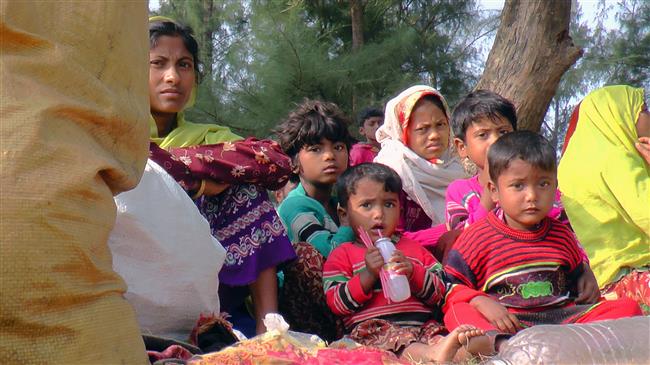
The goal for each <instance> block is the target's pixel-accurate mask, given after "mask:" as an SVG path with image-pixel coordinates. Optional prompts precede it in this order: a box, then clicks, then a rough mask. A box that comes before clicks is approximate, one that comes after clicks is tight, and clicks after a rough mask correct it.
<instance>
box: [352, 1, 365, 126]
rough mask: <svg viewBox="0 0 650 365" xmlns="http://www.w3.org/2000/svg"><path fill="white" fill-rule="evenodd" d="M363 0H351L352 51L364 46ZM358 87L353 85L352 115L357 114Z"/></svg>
mask: <svg viewBox="0 0 650 365" xmlns="http://www.w3.org/2000/svg"><path fill="white" fill-rule="evenodd" d="M362 1H363V0H350V19H351V23H352V52H357V51H358V50H359V49H361V47H363V43H364V40H363V3H362ZM357 99H358V97H357V89H356V86H355V85H354V84H353V85H352V102H351V105H352V115H356V114H357V109H358V108H357V103H358V101H357Z"/></svg>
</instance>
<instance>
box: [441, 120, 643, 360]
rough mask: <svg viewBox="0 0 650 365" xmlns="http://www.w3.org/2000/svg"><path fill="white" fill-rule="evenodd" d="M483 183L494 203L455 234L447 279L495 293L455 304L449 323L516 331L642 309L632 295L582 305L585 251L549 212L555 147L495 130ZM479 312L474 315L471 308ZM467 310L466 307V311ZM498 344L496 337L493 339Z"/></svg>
mask: <svg viewBox="0 0 650 365" xmlns="http://www.w3.org/2000/svg"><path fill="white" fill-rule="evenodd" d="M488 168H489V172H490V180H489V181H488V190H489V192H490V196H491V198H492V200H493V201H494V202H495V203H498V205H499V209H496V210H492V211H490V212H489V213H488V215H487V216H486V217H485V218H483V219H481V220H479V221H478V222H475V223H474V224H472V225H471V226H469V227H468V228H466V229H465V230H464V231H463V233H462V234H461V235H460V237H458V240H457V241H456V242H455V244H454V246H453V248H452V249H451V251H450V252H449V255H448V256H447V262H446V266H445V271H446V272H447V273H448V274H450V275H451V277H452V280H453V281H454V282H457V283H462V284H465V285H467V286H468V287H470V288H474V289H477V290H482V291H484V292H485V293H487V294H489V296H490V297H492V298H493V299H496V300H497V301H498V303H500V304H498V303H495V302H494V300H488V298H487V297H476V298H473V299H472V300H471V301H470V302H469V303H452V304H450V306H449V308H448V311H447V313H446V314H445V324H446V325H447V327H448V328H450V329H451V328H454V327H455V326H456V325H462V324H471V325H475V326H477V327H480V328H481V329H483V330H485V331H487V332H488V333H489V332H491V331H495V332H500V333H514V332H516V331H517V330H518V329H519V328H522V327H527V326H531V325H536V324H565V323H588V322H593V321H600V320H605V319H616V318H623V317H630V316H636V315H641V309H640V308H639V305H638V304H636V302H634V301H633V300H631V299H618V300H613V301H607V300H604V299H603V298H600V299H599V300H598V302H597V303H595V304H593V303H588V304H581V303H579V302H578V300H577V298H579V297H580V294H581V291H583V290H585V289H584V288H581V287H580V285H579V278H580V277H581V275H582V274H583V272H584V270H585V267H584V265H583V258H582V252H581V249H580V247H579V245H578V242H577V241H576V239H575V235H574V234H573V232H571V230H570V229H569V228H568V227H567V226H566V225H564V224H562V223H560V222H559V221H558V220H556V219H554V218H550V217H548V212H549V210H550V209H551V207H552V206H553V201H554V200H555V192H556V189H557V163H556V158H555V151H554V149H553V147H551V145H550V144H549V143H548V141H546V140H545V139H544V137H542V136H540V135H538V134H537V133H534V132H530V131H518V132H512V133H508V134H506V135H504V136H502V137H500V138H499V139H498V140H497V141H496V142H495V143H494V144H493V145H492V146H491V147H490V149H489V151H488ZM476 310H478V312H480V313H481V315H479V316H477V315H475V313H476V312H475V311H476ZM466 311H469V312H466ZM494 345H495V349H498V347H499V342H498V341H497V342H496V343H495V344H494Z"/></svg>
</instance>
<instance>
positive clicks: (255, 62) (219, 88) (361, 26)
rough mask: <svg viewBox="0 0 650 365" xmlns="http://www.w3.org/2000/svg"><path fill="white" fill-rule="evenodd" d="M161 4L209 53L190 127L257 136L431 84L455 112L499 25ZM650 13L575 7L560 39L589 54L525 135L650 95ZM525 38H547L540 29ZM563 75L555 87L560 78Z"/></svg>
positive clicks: (460, 4) (412, 3)
mask: <svg viewBox="0 0 650 365" xmlns="http://www.w3.org/2000/svg"><path fill="white" fill-rule="evenodd" d="M511 3H512V4H514V5H516V6H518V7H521V6H529V5H530V3H533V2H530V1H519V0H508V1H507V2H506V9H507V8H508V5H509V4H511ZM540 3H545V2H540ZM550 3H558V2H557V1H556V2H550ZM159 4H160V6H159V8H158V9H157V10H156V11H155V13H156V14H161V15H166V16H170V17H172V18H174V19H177V20H180V21H182V22H185V23H187V24H189V25H191V26H192V27H193V28H194V29H195V32H196V34H197V36H198V38H199V41H200V43H201V45H202V50H201V51H202V58H203V61H204V64H205V67H204V69H203V71H204V74H205V77H204V80H203V82H202V84H201V86H200V93H199V98H198V100H197V104H196V107H195V108H193V109H192V110H191V111H190V112H189V113H190V114H191V115H190V117H191V118H192V120H195V121H199V122H206V123H219V124H224V125H228V126H231V127H232V128H233V129H235V130H236V131H238V132H240V133H242V134H246V135H257V136H266V135H268V133H269V130H270V129H271V128H272V127H273V126H275V125H276V124H277V122H278V121H280V120H281V119H282V118H283V117H284V116H286V114H287V112H288V111H289V110H290V109H292V108H293V106H294V104H295V103H297V102H300V101H301V100H302V98H304V97H309V98H322V99H326V100H329V101H333V102H335V103H337V104H339V105H340V106H341V107H342V108H343V109H344V110H345V111H346V112H348V113H349V114H350V115H354V113H356V112H357V111H358V110H359V109H361V108H363V107H365V106H367V105H375V106H382V105H383V103H384V102H385V101H386V100H387V99H389V98H390V97H392V96H393V95H394V94H395V93H396V92H398V91H399V90H400V89H403V88H405V87H407V86H409V85H412V84H414V83H425V84H429V85H432V86H434V87H436V88H438V89H440V90H441V91H442V93H443V94H444V95H445V96H446V97H447V98H448V101H449V103H450V105H452V106H453V104H454V103H455V102H456V101H457V100H458V99H459V98H460V97H461V96H462V95H463V94H465V93H467V92H468V91H469V90H471V89H472V88H474V87H475V86H476V85H477V83H478V81H479V79H480V78H481V75H482V74H483V71H484V68H485V54H487V49H486V48H489V47H490V46H491V44H489V39H491V37H494V36H495V34H496V29H497V28H498V26H499V24H500V23H499V22H500V15H501V14H500V13H499V12H495V11H484V10H481V8H480V7H479V4H477V1H475V0H402V1H398V0H286V1H272V0H244V1H233V0H219V1H217V0H160V3H159ZM512 4H511V5H512ZM649 7H650V3H649V2H647V1H644V0H621V1H619V2H618V3H612V2H611V1H609V2H605V1H604V0H601V4H600V6H599V9H600V15H599V17H600V18H599V22H596V25H595V26H594V25H593V22H592V25H591V26H589V25H588V23H587V22H586V21H585V19H583V15H582V14H581V12H580V8H579V2H575V1H574V2H573V7H572V9H573V10H572V12H571V14H570V16H569V14H567V22H568V20H569V19H570V26H566V28H567V30H568V32H565V33H562V35H563V36H566V35H570V36H571V37H572V38H573V42H574V44H575V46H576V47H575V49H578V48H581V49H583V50H584V56H583V57H582V58H581V59H579V60H578V62H577V63H576V64H575V65H574V66H572V67H570V68H569V70H568V71H567V72H566V73H564V76H562V78H561V79H560V82H559V86H558V85H557V80H555V81H554V82H555V86H552V87H551V89H555V88H557V90H554V91H553V90H551V92H550V94H549V98H548V99H549V100H550V107H548V112H547V113H545V112H546V109H547V105H548V104H549V102H548V100H546V101H544V100H542V101H541V102H540V106H539V108H538V109H539V111H537V112H536V115H533V114H535V113H529V112H528V111H524V112H522V113H523V115H527V116H528V117H527V118H529V119H530V122H528V121H526V122H525V123H524V125H527V126H528V128H531V129H536V130H540V129H541V130H542V131H543V132H544V133H545V134H546V135H547V136H549V137H550V138H551V139H552V140H554V141H556V142H557V143H558V145H560V144H561V139H562V136H563V135H564V129H565V128H566V127H565V125H566V123H565V120H567V119H568V116H569V115H570V112H571V110H572V108H573V105H574V104H576V103H577V102H578V101H579V98H581V97H582V96H583V95H584V94H586V92H587V91H589V90H592V89H594V88H596V87H598V86H601V85H603V84H606V83H629V84H632V85H645V86H646V88H648V87H650V85H649V82H650V81H648V80H649V79H650V59H649V57H650V56H649V55H650V49H649V48H650V30H649V29H648V27H649V26H650V19H649V17H650V11H649V10H650V9H649ZM566 9H567V10H566V11H568V9H569V7H566ZM504 13H505V12H504ZM612 14H613V15H614V16H615V23H616V25H617V26H616V27H614V28H613V29H609V28H608V27H607V24H608V23H607V16H608V15H609V16H612ZM515 20H516V19H515ZM522 32H523V34H524V37H530V40H531V41H532V39H537V38H535V37H533V31H532V30H529V29H527V28H526V30H522ZM526 32H530V34H527V33H526ZM556 33H557V34H559V33H560V31H558V32H556ZM504 34H507V33H504ZM557 34H553V36H556V35H557ZM536 42H537V41H536ZM525 43H526V42H524V43H523V44H525ZM537 43H540V42H537ZM539 45H540V44H535V46H539ZM488 63H489V61H488ZM566 63H568V65H567V66H566V67H569V66H571V63H573V62H566ZM541 72H543V71H541ZM562 73H563V71H562V72H559V74H558V73H557V72H556V73H555V74H554V75H553V76H552V77H553V78H556V79H559V76H561V75H562ZM549 75H551V74H550V73H549ZM484 79H485V78H484ZM494 80H496V83H492V84H489V85H491V86H490V87H492V88H496V89H498V87H500V86H498V85H500V84H506V83H508V82H510V80H508V79H506V80H503V79H502V78H501V79H500V80H499V79H498V78H496V79H494ZM551 84H552V83H551ZM479 85H487V84H479ZM495 85H497V86H495ZM501 86H503V85H501ZM513 90H514V91H513V92H512V93H513V94H512V95H510V94H508V93H506V92H504V91H503V90H497V91H500V92H504V95H505V96H508V97H511V98H513V99H515V101H516V102H517V101H518V100H517V96H518V93H520V91H521V90H522V87H521V85H520V86H518V87H515V88H514V89H513ZM550 96H552V99H551V98H550ZM544 115H545V116H544ZM354 129H355V128H354ZM354 129H353V130H354Z"/></svg>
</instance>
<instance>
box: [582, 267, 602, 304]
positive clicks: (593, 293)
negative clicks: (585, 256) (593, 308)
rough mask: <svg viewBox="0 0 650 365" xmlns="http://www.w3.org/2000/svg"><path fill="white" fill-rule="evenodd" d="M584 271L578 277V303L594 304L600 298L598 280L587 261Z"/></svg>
mask: <svg viewBox="0 0 650 365" xmlns="http://www.w3.org/2000/svg"><path fill="white" fill-rule="evenodd" d="M583 265H584V268H585V269H584V271H583V272H582V275H580V277H579V278H578V282H577V285H576V286H577V289H578V297H577V298H576V304H593V303H596V302H597V301H598V299H600V289H598V281H597V280H596V276H595V275H594V272H593V271H591V268H590V267H589V265H588V264H587V263H586V262H585V263H583Z"/></svg>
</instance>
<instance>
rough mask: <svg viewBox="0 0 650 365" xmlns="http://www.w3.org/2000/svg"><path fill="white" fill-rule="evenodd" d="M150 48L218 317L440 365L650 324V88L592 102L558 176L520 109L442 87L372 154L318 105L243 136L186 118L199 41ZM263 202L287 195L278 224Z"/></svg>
mask: <svg viewBox="0 0 650 365" xmlns="http://www.w3.org/2000/svg"><path fill="white" fill-rule="evenodd" d="M149 36H150V82H149V86H150V90H149V91H150V104H151V115H152V119H151V145H150V160H151V161H153V162H155V163H157V164H158V165H160V166H161V167H162V168H164V169H165V170H166V171H167V173H169V174H170V175H171V176H172V177H174V179H175V180H176V181H177V182H178V183H179V184H180V186H181V187H182V188H183V189H185V190H186V191H187V193H188V194H189V196H191V197H192V199H193V200H194V201H195V203H196V207H197V208H198V210H199V211H200V212H201V214H202V215H203V217H205V218H206V219H207V221H208V223H209V224H210V228H211V233H212V235H213V236H214V237H215V238H216V239H217V240H218V241H219V242H220V243H221V245H223V247H224V249H225V252H226V255H225V263H224V266H223V268H222V269H221V271H220V272H219V278H218V279H219V281H220V286H219V297H220V300H221V309H222V310H223V311H226V312H235V311H237V310H240V309H241V308H242V307H243V305H244V302H245V298H246V297H247V296H248V295H249V294H250V297H251V299H252V306H251V312H252V313H253V318H254V320H255V324H256V332H257V333H262V332H264V331H265V328H264V324H263V322H262V320H261V319H262V318H263V317H264V315H265V314H267V313H271V312H280V313H281V314H283V315H284V316H285V318H286V319H287V320H288V322H289V323H290V324H291V326H292V329H294V330H299V331H303V332H309V333H315V334H318V335H319V336H321V337H322V338H324V339H326V340H335V339H338V338H340V337H341V336H343V335H345V334H347V335H348V336H349V337H351V338H352V339H353V340H355V341H357V342H359V343H361V344H364V345H368V346H375V347H379V348H381V349H385V350H389V351H392V352H394V353H396V354H398V355H400V356H404V357H408V358H410V359H419V360H426V361H430V360H433V361H440V362H445V361H452V360H453V359H461V358H465V357H467V356H472V355H479V354H480V355H489V354H493V353H495V352H496V351H498V349H499V347H500V346H501V345H502V344H503V343H504V342H505V341H507V340H508V337H509V336H510V335H512V334H514V333H516V332H517V331H518V330H519V329H521V328H525V327H528V326H532V325H535V324H564V323H586V322H591V321H596V320H603V319H616V318H622V317H629V316H636V315H641V314H642V308H641V306H643V309H645V310H647V309H648V307H647V306H648V305H649V304H650V298H649V297H650V295H649V294H648V293H647V286H648V280H649V275H648V265H649V264H650V252H649V251H648V243H650V239H649V234H650V212H649V209H648V206H650V204H649V203H650V201H649V200H650V181H649V180H650V178H649V171H650V167H649V163H650V147H649V146H650V139H649V137H650V115H649V114H648V110H647V107H646V105H645V103H644V91H643V89H637V88H632V87H628V86H610V87H605V88H602V89H599V90H597V91H594V92H592V93H591V94H589V95H588V96H587V97H586V98H585V99H584V100H583V101H582V102H581V104H580V105H579V109H578V111H577V113H575V118H573V119H572V123H571V125H570V128H569V135H568V136H567V141H566V142H565V151H564V152H563V157H562V159H561V162H560V163H559V165H558V163H557V157H556V151H555V150H554V148H553V147H552V146H551V144H550V143H549V142H548V141H547V140H545V139H544V138H543V137H542V136H540V135H539V134H537V133H533V132H528V131H517V116H516V112H515V108H514V106H513V104H512V103H511V102H510V101H508V100H506V99H505V98H503V97H501V96H499V95H498V94H496V93H494V92H491V91H486V90H478V91H474V92H472V93H470V94H468V95H467V96H466V97H465V98H464V99H462V100H461V101H460V102H459V103H458V105H457V106H456V107H455V109H454V111H453V113H452V112H450V109H449V107H448V106H447V103H446V101H445V98H444V97H443V96H442V95H441V94H440V93H439V92H438V91H437V90H435V89H433V88H431V87H428V86H420V85H419V86H413V87H411V88H408V89H407V90H404V91H403V92H401V93H400V94H399V95H398V96H397V97H395V98H393V99H392V100H390V101H389V102H388V103H387V105H386V107H385V113H381V111H377V110H374V111H371V112H369V113H365V114H364V117H362V118H360V119H361V120H360V133H361V134H362V135H364V136H366V138H367V139H368V141H367V142H363V143H360V144H357V145H354V146H352V145H351V144H352V138H351V136H350V134H349V132H348V127H349V123H348V119H347V117H346V116H345V115H344V114H343V113H342V112H341V111H340V110H339V108H338V107H337V106H336V105H334V104H332V103H327V102H321V101H314V100H306V101H304V102H303V103H302V104H301V105H299V106H298V107H297V108H296V109H295V110H294V111H292V112H291V113H290V114H289V115H288V117H287V118H286V119H285V120H284V121H282V122H281V123H280V124H279V125H278V126H277V128H276V129H275V134H276V136H277V141H278V142H274V141H270V140H256V139H250V138H249V139H243V138H241V137H239V136H237V135H235V134H233V133H232V132H231V131H230V130H229V129H228V128H225V127H221V126H217V125H211V124H194V123H191V122H188V121H186V120H185V118H184V113H183V111H184V110H185V109H186V108H187V107H189V106H191V104H192V100H193V95H194V93H195V90H196V84H197V81H196V80H197V72H198V71H197V70H198V64H199V60H198V45H197V44H196V41H195V40H194V38H193V36H192V33H191V30H190V29H189V28H187V27H184V26H182V25H179V24H177V23H175V22H173V21H171V20H168V19H160V18H158V19H152V21H151V22H150V28H149ZM452 132H453V134H452ZM466 162H471V163H473V165H475V167H476V174H475V175H474V176H469V175H468V174H467V172H466V168H464V166H463V165H466ZM350 165H353V166H351V167H350ZM267 190H275V191H277V192H278V193H277V194H276V196H278V197H280V199H281V202H280V203H279V206H278V207H277V213H276V209H275V207H274V205H273V204H272V203H271V201H270V199H269V195H268V193H267ZM161 198H164V197H161ZM361 232H363V233H361ZM366 233H367V234H368V235H369V236H370V238H371V239H372V241H376V240H377V239H379V238H380V237H388V238H390V239H391V240H392V241H393V243H394V244H395V246H396V251H395V252H394V253H393V256H392V257H391V258H390V260H389V262H386V261H385V260H384V258H383V257H382V255H381V254H380V252H379V250H378V249H377V248H376V247H370V248H367V247H366V245H365V244H364V242H363V240H362V236H363V235H365V234H366ZM186 244H190V243H186ZM179 249H180V248H179ZM382 270H388V271H390V272H392V273H394V274H396V275H405V276H406V278H407V279H408V282H409V285H410V291H411V296H410V297H409V298H408V299H406V300H404V301H402V302H398V303H395V302H392V301H390V300H389V299H387V298H386V297H385V296H384V294H383V292H382V285H381V276H382V275H383V274H381V272H382ZM278 273H281V275H279V276H278ZM180 274H181V273H179V275H180ZM278 277H280V280H279V279H278ZM215 279H216V278H215ZM601 293H602V294H604V296H603V295H601ZM640 305H641V306H640ZM188 335H189V333H188ZM462 345H465V346H462Z"/></svg>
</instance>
